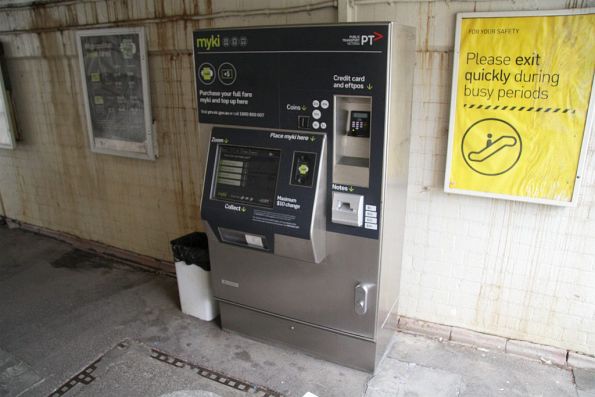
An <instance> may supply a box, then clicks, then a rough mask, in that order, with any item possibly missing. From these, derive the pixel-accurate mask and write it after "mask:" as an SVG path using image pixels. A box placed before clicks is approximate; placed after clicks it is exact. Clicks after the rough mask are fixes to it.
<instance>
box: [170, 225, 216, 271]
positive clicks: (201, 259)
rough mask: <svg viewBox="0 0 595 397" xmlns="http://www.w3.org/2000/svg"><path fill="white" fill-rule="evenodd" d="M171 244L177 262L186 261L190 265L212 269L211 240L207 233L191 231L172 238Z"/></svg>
mask: <svg viewBox="0 0 595 397" xmlns="http://www.w3.org/2000/svg"><path fill="white" fill-rule="evenodd" d="M170 244H171V250H172V252H173V254H174V259H175V260H176V262H180V261H184V262H186V264H188V265H197V266H200V267H201V268H203V269H204V270H207V271H209V270H211V263H210V262H209V242H208V240H207V235H206V234H205V233H201V232H194V233H190V234H187V235H185V236H182V237H179V238H177V239H175V240H172V241H171V243H170Z"/></svg>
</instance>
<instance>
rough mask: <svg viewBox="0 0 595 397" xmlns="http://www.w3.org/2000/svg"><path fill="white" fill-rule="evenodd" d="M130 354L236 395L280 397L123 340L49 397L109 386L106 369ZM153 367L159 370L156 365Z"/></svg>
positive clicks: (147, 362)
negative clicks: (217, 385)
mask: <svg viewBox="0 0 595 397" xmlns="http://www.w3.org/2000/svg"><path fill="white" fill-rule="evenodd" d="M133 351H134V352H135V353H134V354H136V357H137V358H136V359H135V360H136V362H139V358H140V357H144V358H145V365H150V362H151V361H152V360H156V361H159V362H162V363H165V364H169V365H171V366H172V367H175V368H178V369H185V370H184V371H182V372H181V373H186V374H187V375H185V376H190V377H193V376H195V375H199V376H201V377H202V378H204V379H206V380H210V381H212V382H216V383H218V384H220V385H222V386H227V387H230V388H233V389H234V390H235V391H236V392H240V394H243V393H245V394H246V395H249V396H256V397H283V395H282V394H281V393H279V392H277V391H274V390H271V389H269V388H266V387H263V386H259V385H256V384H253V383H251V382H247V381H244V380H241V379H237V378H234V377H231V376H228V375H226V374H223V373H221V372H217V371H213V370H211V369H209V368H206V367H202V366H200V365H197V364H194V363H191V362H188V361H185V360H182V359H180V358H177V357H174V356H172V355H171V354H168V353H165V352H163V351H160V350H158V349H155V348H150V347H148V346H146V345H143V344H142V343H139V342H135V341H131V340H124V341H122V342H120V343H118V344H117V345H116V346H115V348H114V349H112V350H110V351H108V352H106V353H105V354H103V355H102V356H100V357H99V358H97V359H96V360H95V361H93V362H92V363H91V364H89V365H88V366H87V367H85V368H84V369H83V370H81V371H80V372H78V373H77V374H76V375H74V376H73V377H71V378H70V379H68V380H67V381H66V382H65V383H64V384H62V385H61V386H60V387H58V388H57V389H55V390H54V391H53V392H52V393H51V394H49V397H62V396H65V395H66V394H73V393H74V392H75V391H73V390H72V389H74V388H75V387H76V388H77V390H76V391H79V392H80V391H81V389H80V388H81V387H84V386H88V385H90V384H91V383H93V382H94V381H96V380H98V381H101V380H102V379H103V381H104V382H109V381H110V380H109V379H110V378H109V375H107V374H106V368H108V367H110V365H112V364H113V362H114V360H115V359H117V358H118V357H120V358H121V357H126V356H122V355H126V354H131V353H132V352H133ZM140 361H141V362H142V359H140ZM110 363H112V364H110ZM156 365H157V366H159V364H156ZM106 376H108V377H107V379H106V378H105V377H106ZM97 385H99V386H98V387H101V385H102V383H101V382H100V383H98V384H94V386H91V389H85V390H86V392H85V393H89V392H91V390H93V388H94V387H96V386H97ZM77 386H78V387H77ZM69 392H71V393H69ZM230 392H231V390H230Z"/></svg>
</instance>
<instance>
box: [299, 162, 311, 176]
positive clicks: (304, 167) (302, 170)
mask: <svg viewBox="0 0 595 397" xmlns="http://www.w3.org/2000/svg"><path fill="white" fill-rule="evenodd" d="M308 171H310V167H308V164H302V165H300V166H299V167H298V172H299V173H300V174H301V175H306V174H307V173H308Z"/></svg>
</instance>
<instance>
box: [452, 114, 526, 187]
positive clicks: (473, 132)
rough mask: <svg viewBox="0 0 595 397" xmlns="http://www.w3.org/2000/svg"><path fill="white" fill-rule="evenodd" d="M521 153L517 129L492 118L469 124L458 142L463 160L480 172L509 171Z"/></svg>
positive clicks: (499, 173) (500, 172) (493, 174)
mask: <svg viewBox="0 0 595 397" xmlns="http://www.w3.org/2000/svg"><path fill="white" fill-rule="evenodd" d="M522 152H523V142H522V140H521V135H520V134H519V133H518V131H517V130H516V129H515V128H514V127H513V126H512V125H511V124H510V123H508V122H506V121H504V120H500V119H495V118H488V119H483V120H479V121H476V122H475V123H473V124H472V125H471V126H470V127H469V128H468V129H467V131H465V134H464V135H463V140H462V141H461V153H462V154H463V159H464V160H465V163H466V164H467V165H468V166H469V168H471V169H472V170H473V171H475V172H477V173H478V174H481V175H487V176H496V175H502V174H504V173H506V172H508V171H510V170H511V169H512V168H513V167H514V166H515V165H516V164H517V163H518V161H519V159H520V158H521V154H522Z"/></svg>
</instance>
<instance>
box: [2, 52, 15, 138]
mask: <svg viewBox="0 0 595 397" xmlns="http://www.w3.org/2000/svg"><path fill="white" fill-rule="evenodd" d="M4 66H5V65H4V51H3V49H2V45H1V44H0V149H14V147H15V144H16V143H15V140H16V135H17V131H16V124H15V120H14V112H13V107H12V98H11V95H10V85H9V84H8V79H7V78H6V73H7V72H6V68H5V67H4Z"/></svg>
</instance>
